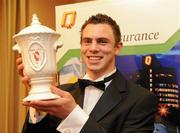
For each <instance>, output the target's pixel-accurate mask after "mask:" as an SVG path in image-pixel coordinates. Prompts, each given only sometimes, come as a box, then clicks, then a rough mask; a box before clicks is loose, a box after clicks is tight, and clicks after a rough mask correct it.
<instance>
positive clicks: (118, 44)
mask: <svg viewBox="0 0 180 133" xmlns="http://www.w3.org/2000/svg"><path fill="white" fill-rule="evenodd" d="M122 47H123V43H122V42H119V43H117V44H116V45H115V54H116V55H119V53H120V51H121V49H122Z"/></svg>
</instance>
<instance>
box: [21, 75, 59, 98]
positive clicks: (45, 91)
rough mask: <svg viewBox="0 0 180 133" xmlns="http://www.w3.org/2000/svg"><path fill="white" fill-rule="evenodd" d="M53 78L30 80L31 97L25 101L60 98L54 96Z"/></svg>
mask: <svg viewBox="0 0 180 133" xmlns="http://www.w3.org/2000/svg"><path fill="white" fill-rule="evenodd" d="M53 79H54V78H53V77H43V78H34V79H33V78H32V79H31V80H30V84H31V90H30V92H29V95H28V96H27V97H25V98H24V99H23V101H32V100H50V99H56V98H59V96H58V95H56V94H53V93H52V92H51V90H50V87H51V83H52V81H53Z"/></svg>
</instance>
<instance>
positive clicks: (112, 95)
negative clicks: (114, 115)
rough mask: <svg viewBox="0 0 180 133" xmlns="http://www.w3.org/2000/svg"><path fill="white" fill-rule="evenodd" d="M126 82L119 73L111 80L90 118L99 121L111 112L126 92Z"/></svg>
mask: <svg viewBox="0 0 180 133" xmlns="http://www.w3.org/2000/svg"><path fill="white" fill-rule="evenodd" d="M125 84H126V81H125V79H124V78H123V77H122V76H121V74H120V73H118V74H117V76H116V77H115V78H114V79H113V80H112V82H111V83H110V85H109V86H108V87H107V88H106V90H105V92H104V94H103V95H102V97H101V98H100V99H99V101H98V103H97V104H96V105H95V107H94V109H93V110H92V112H91V114H90V116H92V117H93V118H95V119H96V120H97V121H99V120H100V119H101V118H103V116H105V115H106V114H107V113H108V112H109V111H111V110H112V109H113V108H114V107H115V106H116V105H117V104H118V103H119V102H120V101H121V100H122V98H123V96H124V94H125V93H124V92H126V85H125Z"/></svg>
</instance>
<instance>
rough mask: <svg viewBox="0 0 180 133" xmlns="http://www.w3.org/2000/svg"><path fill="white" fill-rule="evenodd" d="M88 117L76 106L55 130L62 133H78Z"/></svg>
mask: <svg viewBox="0 0 180 133" xmlns="http://www.w3.org/2000/svg"><path fill="white" fill-rule="evenodd" d="M88 118H89V116H88V115H87V114H86V113H85V112H84V111H83V110H82V108H81V107H80V106H79V105H77V106H76V107H75V108H74V110H73V111H72V112H71V113H70V114H69V115H68V117H67V118H66V119H65V120H63V121H62V122H61V123H60V124H59V126H58V127H57V128H56V130H58V131H60V132H62V133H67V132H68V133H79V132H80V131H81V129H82V127H83V126H84V124H85V123H86V121H87V120H88Z"/></svg>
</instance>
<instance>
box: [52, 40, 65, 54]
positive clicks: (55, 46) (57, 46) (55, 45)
mask: <svg viewBox="0 0 180 133" xmlns="http://www.w3.org/2000/svg"><path fill="white" fill-rule="evenodd" d="M62 46H63V43H62V42H61V41H56V42H55V43H54V50H55V51H56V52H57V50H58V49H59V48H61V47H62Z"/></svg>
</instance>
